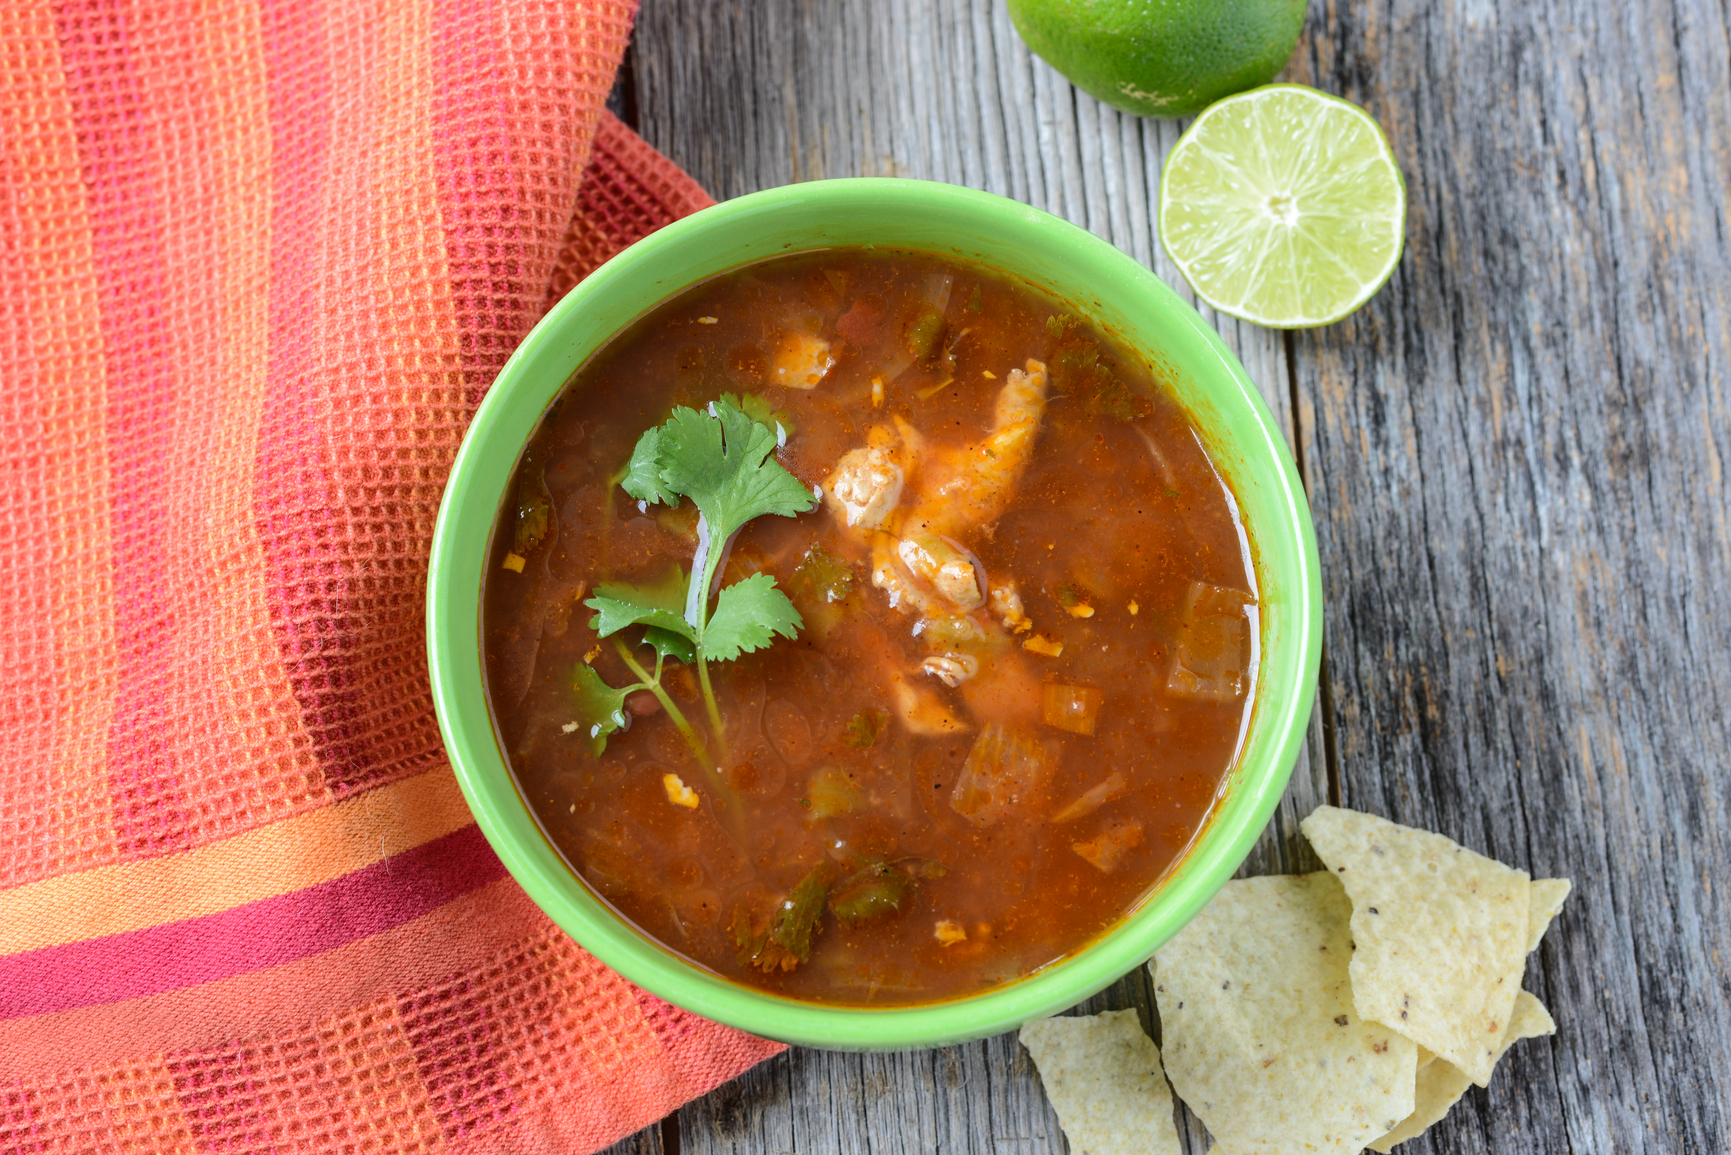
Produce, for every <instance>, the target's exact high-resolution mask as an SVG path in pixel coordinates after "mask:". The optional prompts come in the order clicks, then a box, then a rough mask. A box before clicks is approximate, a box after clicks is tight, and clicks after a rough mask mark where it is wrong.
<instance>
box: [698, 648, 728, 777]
mask: <svg viewBox="0 0 1731 1155" xmlns="http://www.w3.org/2000/svg"><path fill="white" fill-rule="evenodd" d="M697 681H698V684H699V685H701V686H702V687H703V704H704V705H705V706H707V707H708V708H709V727H710V729H712V730H714V731H715V742H716V745H718V746H720V747H721V756H722V757H723V758H725V757H727V730H726V729H725V728H724V727H723V726H722V724H721V707H720V706H718V705H717V704H716V701H715V690H714V688H712V687H711V686H710V684H709V663H708V662H707V661H705V660H704V657H703V654H702V652H701V651H700V652H699V653H698V655H697Z"/></svg>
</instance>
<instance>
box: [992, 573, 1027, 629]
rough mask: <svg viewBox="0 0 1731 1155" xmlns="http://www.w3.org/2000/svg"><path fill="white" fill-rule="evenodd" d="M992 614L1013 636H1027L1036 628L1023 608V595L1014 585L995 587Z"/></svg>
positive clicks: (993, 589)
mask: <svg viewBox="0 0 1731 1155" xmlns="http://www.w3.org/2000/svg"><path fill="white" fill-rule="evenodd" d="M990 602H991V606H992V612H993V613H995V614H997V615H998V617H999V619H1000V620H1001V621H1003V623H1004V628H1005V629H1006V630H1009V631H1010V632H1011V633H1013V634H1025V633H1027V632H1028V631H1029V630H1031V629H1033V628H1034V621H1033V619H1032V618H1030V617H1029V616H1028V614H1027V612H1026V611H1025V610H1024V609H1023V608H1022V595H1021V594H1020V593H1018V592H1017V590H1016V587H1015V586H1013V585H1009V584H1005V585H1001V586H993V587H992V593H991V598H990Z"/></svg>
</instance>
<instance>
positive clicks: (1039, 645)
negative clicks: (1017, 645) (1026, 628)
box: [1022, 634, 1064, 658]
mask: <svg viewBox="0 0 1731 1155" xmlns="http://www.w3.org/2000/svg"><path fill="white" fill-rule="evenodd" d="M1022 648H1023V649H1024V650H1032V651H1033V652H1034V653H1036V654H1045V655H1046V656H1047V657H1048V658H1055V657H1057V656H1058V655H1059V654H1061V653H1063V652H1064V643H1063V642H1054V641H1053V640H1052V639H1051V638H1048V637H1046V636H1045V635H1044V634H1035V635H1034V636H1033V637H1031V638H1029V639H1028V640H1027V641H1025V642H1023V643H1022Z"/></svg>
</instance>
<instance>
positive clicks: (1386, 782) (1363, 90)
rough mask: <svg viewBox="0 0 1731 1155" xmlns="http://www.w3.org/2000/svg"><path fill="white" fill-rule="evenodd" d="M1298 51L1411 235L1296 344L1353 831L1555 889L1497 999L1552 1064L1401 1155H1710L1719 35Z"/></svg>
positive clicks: (1410, 38) (1730, 436)
mask: <svg viewBox="0 0 1731 1155" xmlns="http://www.w3.org/2000/svg"><path fill="white" fill-rule="evenodd" d="M1328 26H1329V34H1328V35H1327V36H1317V37H1314V38H1312V39H1311V41H1310V42H1309V51H1308V52H1307V53H1306V55H1305V57H1304V59H1303V60H1302V61H1301V63H1300V68H1299V71H1300V73H1301V75H1303V76H1304V77H1308V78H1313V79H1314V81H1315V82H1316V83H1317V84H1318V85H1319V86H1320V87H1323V88H1325V89H1327V90H1329V91H1332V92H1338V93H1340V94H1342V95H1344V96H1346V97H1348V98H1349V99H1352V100H1356V101H1359V102H1361V103H1363V104H1364V105H1366V106H1367V107H1368V108H1369V109H1370V111H1371V112H1372V113H1373V114H1375V115H1376V116H1377V117H1378V119H1379V120H1380V121H1381V122H1382V123H1383V124H1384V125H1385V126H1386V127H1387V128H1388V129H1389V131H1390V136H1391V138H1392V141H1393V143H1394V146H1395V149H1396V152H1397V154H1398V156H1399V159H1400V162H1401V165H1402V167H1403V169H1404V171H1405V173H1406V177H1407V181H1408V189H1409V192H1410V194H1411V201H1412V204H1411V211H1410V215H1409V223H1408V247H1407V253H1406V256H1405V259H1404V261H1403V262H1402V266H1401V268H1400V270H1399V272H1398V273H1397V274H1396V277H1395V279H1394V280H1393V281H1392V282H1391V283H1390V285H1389V286H1388V288H1387V289H1386V290H1385V291H1384V292H1383V293H1382V294H1380V295H1379V296H1378V297H1377V298H1376V299H1375V300H1374V301H1373V302H1372V303H1371V305H1370V306H1369V307H1368V308H1367V309H1365V310H1364V311H1363V312H1362V313H1361V314H1359V315H1358V316H1356V317H1354V318H1352V319H1350V320H1348V321H1347V322H1346V323H1344V324H1341V325H1338V326H1335V327H1333V328H1330V329H1324V330H1320V331H1316V332H1314V333H1307V334H1303V335H1301V336H1300V337H1299V338H1298V340H1297V342H1296V346H1297V350H1298V357H1297V361H1296V369H1297V374H1298V381H1299V392H1300V394H1301V396H1302V397H1303V399H1304V403H1305V408H1304V412H1303V414H1302V417H1303V420H1302V421H1301V423H1300V425H1301V428H1302V429H1303V430H1304V432H1305V436H1306V441H1305V445H1304V455H1305V458H1306V460H1307V462H1308V463H1309V464H1310V467H1311V476H1312V478H1313V481H1314V484H1313V486H1312V500H1313V503H1314V509H1315V514H1316V520H1317V525H1318V531H1319V537H1320V539H1321V551H1322V561H1323V572H1324V574H1325V575H1326V581H1327V589H1326V603H1327V605H1328V632H1327V642H1328V653H1329V658H1330V665H1331V675H1332V679H1333V703H1334V709H1335V716H1336V723H1337V725H1336V733H1337V740H1338V754H1339V759H1340V772H1341V776H1342V778H1343V780H1344V782H1345V788H1346V794H1347V801H1348V803H1349V804H1351V805H1354V806H1357V807H1361V808H1364V809H1369V810H1373V811H1375V812H1378V813H1382V814H1386V815H1388V816H1390V817H1393V818H1395V819H1396V820H1398V821H1402V822H1408V823H1412V824H1414V825H1419V826H1425V827H1429V828H1432V829H1436V830H1441V831H1443V832H1445V833H1447V834H1449V835H1451V836H1453V837H1455V838H1457V839H1459V840H1460V841H1462V842H1464V843H1465V844H1467V845H1468V846H1471V847H1473V848H1475V849H1478V850H1482V851H1486V852H1488V853H1490V854H1493V855H1495V856H1497V857H1499V858H1502V859H1504V860H1506V861H1508V862H1510V863H1514V864H1517V865H1520V866H1523V867H1528V868H1530V869H1531V870H1532V871H1533V872H1534V873H1535V874H1539V875H1548V874H1567V875H1571V876H1572V877H1573V878H1574V881H1575V894H1574V897H1573V898H1572V899H1571V900H1570V902H1569V904H1568V906H1567V907H1566V908H1565V910H1564V913H1563V916H1562V918H1561V919H1560V921H1559V923H1558V925H1557V926H1556V927H1555V929H1554V930H1553V931H1552V933H1551V934H1550V935H1549V936H1548V937H1547V939H1546V941H1545V945H1544V947H1543V949H1542V950H1541V951H1540V953H1539V954H1538V956H1536V965H1534V966H1532V967H1530V968H1529V971H1528V975H1527V983H1528V985H1529V986H1530V988H1531V989H1532V990H1533V991H1534V992H1535V993H1536V994H1538V995H1539V996H1540V998H1542V999H1543V1000H1544V1001H1545V1002H1546V1003H1547V1004H1548V1005H1549V1006H1550V1008H1551V1009H1552V1011H1553V1013H1554V1014H1555V1017H1556V1020H1557V1022H1558V1023H1559V1025H1560V1031H1559V1033H1558V1034H1557V1035H1556V1036H1555V1037H1554V1038H1552V1039H1549V1040H1545V1041H1542V1042H1539V1043H1536V1044H1527V1045H1523V1046H1521V1047H1518V1048H1516V1049H1515V1051H1514V1052H1513V1053H1512V1054H1511V1057H1510V1061H1509V1063H1508V1068H1507V1070H1506V1071H1499V1074H1498V1076H1497V1079H1496V1081H1495V1082H1494V1083H1493V1085H1492V1086H1491V1088H1490V1089H1489V1091H1488V1092H1483V1093H1481V1092H1473V1093H1472V1094H1471V1095H1469V1097H1468V1100H1467V1106H1468V1109H1467V1110H1465V1111H1461V1112H1457V1113H1456V1114H1455V1115H1454V1116H1451V1118H1450V1120H1449V1121H1448V1122H1447V1123H1446V1124H1445V1125H1444V1126H1443V1127H1442V1128H1441V1129H1440V1131H1439V1133H1438V1134H1437V1136H1436V1138H1435V1139H1434V1141H1430V1142H1429V1143H1428V1146H1425V1147H1415V1148H1414V1149H1417V1150H1430V1151H1450V1152H1481V1151H1483V1152H1488V1151H1507V1150H1510V1149H1511V1142H1510V1139H1509V1136H1510V1135H1513V1134H1518V1135H1519V1136H1520V1139H1519V1143H1518V1146H1519V1149H1521V1150H1523V1151H1555V1152H1566V1151H1572V1152H1586V1151H1667V1152H1709V1151H1723V1150H1725V1149H1726V1147H1727V1145H1728V1144H1731V1120H1728V1119H1727V1110H1728V1107H1731V1065H1728V1061H1727V1056H1728V1055H1731V978H1728V960H1731V908H1728V905H1727V897H1726V895H1727V890H1726V886H1725V878H1726V870H1727V866H1728V865H1731V789H1728V787H1727V777H1726V766H1727V761H1728V757H1731V734H1728V725H1727V717H1728V716H1731V709H1728V708H1731V618H1728V617H1727V616H1726V615H1725V614H1724V613H1722V612H1720V610H1721V606H1720V603H1721V601H1722V599H1723V596H1724V594H1725V593H1726V591H1727V590H1728V589H1731V583H1728V581H1727V577H1726V574H1727V563H1728V561H1731V537H1728V535H1727V529H1726V512H1727V509H1731V486H1728V483H1727V480H1726V477H1725V472H1724V464H1723V463H1724V460H1725V456H1726V454H1727V452H1728V451H1731V415H1728V412H1727V405H1726V372H1725V366H1726V365H1727V364H1731V360H1728V354H1731V331H1728V325H1731V321H1728V318H1731V310H1728V308H1727V304H1728V302H1727V295H1728V293H1731V247H1728V242H1727V233H1726V218H1725V193H1726V189H1727V188H1728V187H1731V151H1728V147H1727V141H1728V140H1731V135H1728V132H1727V129H1728V127H1731V126H1728V125H1727V119H1728V116H1731V99H1728V95H1727V94H1728V86H1727V74H1728V69H1727V35H1726V32H1727V29H1726V13H1725V9H1724V8H1723V7H1722V6H1721V5H1716V4H1708V3H1699V2H1694V0H1643V2H1642V3H1637V4H1628V5H1603V4H1598V3H1595V2H1592V0H1549V2H1547V3H1542V4H1531V5H1492V4H1485V3H1457V4H1419V3H1411V4H1409V3H1394V4H1390V3H1373V4H1369V5H1353V6H1347V5H1341V6H1338V7H1332V6H1331V10H1330V12H1329V17H1328ZM1402 1150H1403V1151H1404V1150H1407V1148H1403V1149H1402Z"/></svg>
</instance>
